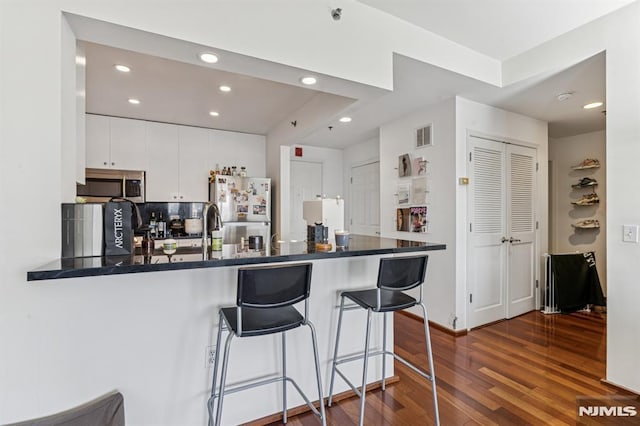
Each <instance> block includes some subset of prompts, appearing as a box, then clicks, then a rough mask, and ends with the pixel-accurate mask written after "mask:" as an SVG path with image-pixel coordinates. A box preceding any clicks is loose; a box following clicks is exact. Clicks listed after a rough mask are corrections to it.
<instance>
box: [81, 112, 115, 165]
mask: <svg viewBox="0 0 640 426" xmlns="http://www.w3.org/2000/svg"><path fill="white" fill-rule="evenodd" d="M85 118H86V142H85V143H86V166H87V167H89V168H94V169H106V168H109V164H110V159H109V139H110V132H109V117H105V116H102V115H93V114H87V115H85Z"/></svg>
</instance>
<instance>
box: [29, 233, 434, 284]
mask: <svg viewBox="0 0 640 426" xmlns="http://www.w3.org/2000/svg"><path fill="white" fill-rule="evenodd" d="M445 249H446V245H445V244H438V243H423V242H415V241H406V240H396V239H392V238H380V237H369V236H363V235H351V238H350V240H349V248H348V249H341V248H338V249H336V248H335V247H334V248H333V249H332V250H330V251H317V250H315V247H313V246H310V247H308V246H307V243H305V242H285V243H277V244H276V246H275V247H273V248H272V250H271V252H270V254H269V255H266V254H265V252H264V251H262V252H255V251H249V252H240V253H236V250H237V245H235V244H229V245H225V246H224V249H223V251H222V252H211V251H210V250H209V251H208V252H207V253H206V254H203V253H202V250H201V249H200V248H191V247H184V248H183V247H181V248H179V249H178V251H177V252H176V253H175V254H173V255H171V256H167V255H165V254H163V253H162V251H161V250H156V251H155V252H154V254H153V256H142V255H128V256H103V257H77V258H70V259H58V260H55V261H53V262H51V263H48V264H46V265H43V266H41V267H39V268H37V269H34V270H32V271H29V272H27V281H37V280H53V279H60V278H77V277H93V276H98V275H116V274H131V273H138V272H156V271H173V270H180V269H196V268H217V267H223V266H237V265H255V264H263V263H277V262H290V261H304V260H317V259H334V258H342V257H354V256H370V255H379V254H389V253H410V252H421V251H430V250H445Z"/></svg>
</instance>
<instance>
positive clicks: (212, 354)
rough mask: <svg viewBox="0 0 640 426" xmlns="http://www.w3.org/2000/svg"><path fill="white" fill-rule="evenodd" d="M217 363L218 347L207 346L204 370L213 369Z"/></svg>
mask: <svg viewBox="0 0 640 426" xmlns="http://www.w3.org/2000/svg"><path fill="white" fill-rule="evenodd" d="M215 362H216V347H215V345H211V346H207V347H206V348H205V354H204V368H213V365H214V364H215Z"/></svg>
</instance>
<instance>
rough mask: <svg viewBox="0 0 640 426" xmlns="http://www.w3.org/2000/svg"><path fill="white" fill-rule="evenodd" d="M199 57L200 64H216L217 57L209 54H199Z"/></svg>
mask: <svg viewBox="0 0 640 426" xmlns="http://www.w3.org/2000/svg"><path fill="white" fill-rule="evenodd" d="M199 57H200V60H201V61H202V62H206V63H208V64H215V63H216V62H218V56H217V55H215V54H213V53H210V52H204V53H201V54H200V55H199Z"/></svg>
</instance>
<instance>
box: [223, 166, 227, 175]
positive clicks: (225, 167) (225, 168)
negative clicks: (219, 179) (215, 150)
mask: <svg viewBox="0 0 640 426" xmlns="http://www.w3.org/2000/svg"><path fill="white" fill-rule="evenodd" d="M226 175H227V166H224V168H223V169H222V176H226Z"/></svg>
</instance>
